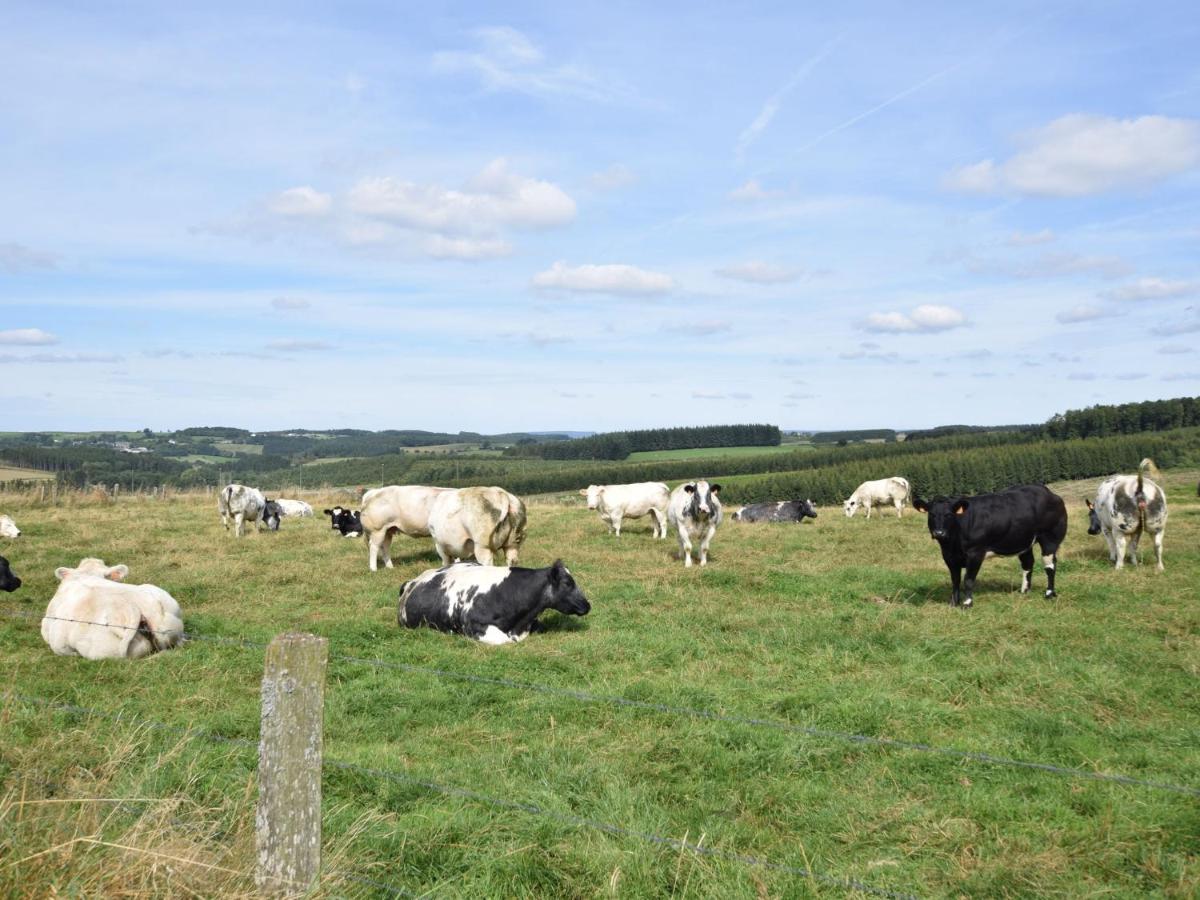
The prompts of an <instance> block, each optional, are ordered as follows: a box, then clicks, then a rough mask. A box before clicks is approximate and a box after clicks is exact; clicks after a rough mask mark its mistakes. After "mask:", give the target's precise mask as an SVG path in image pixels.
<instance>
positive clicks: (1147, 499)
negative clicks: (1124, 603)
mask: <svg viewBox="0 0 1200 900" xmlns="http://www.w3.org/2000/svg"><path fill="white" fill-rule="evenodd" d="M1153 465H1154V463H1153V462H1151V461H1150V460H1149V459H1143V460H1142V462H1141V464H1140V465H1139V466H1138V473H1137V474H1136V475H1114V476H1113V477H1112V478H1109V479H1108V480H1107V481H1104V482H1103V483H1101V485H1100V489H1099V490H1098V491H1096V502H1095V503H1094V504H1093V503H1092V502H1091V501H1090V500H1088V501H1085V502H1086V503H1087V508H1088V519H1089V521H1088V534H1103V535H1104V540H1105V542H1107V544H1108V558H1109V559H1111V560H1112V561H1113V562H1114V563H1116V565H1117V568H1118V569H1120V568H1123V567H1124V566H1125V549H1126V546H1125V541H1126V539H1128V541H1129V558H1130V559H1131V560H1132V561H1133V564H1134V565H1135V566H1136V565H1137V564H1138V557H1137V547H1138V540H1139V539H1140V538H1141V536H1142V532H1143V531H1148V532H1149V533H1150V534H1152V535H1153V536H1154V556H1155V558H1156V559H1157V561H1158V571H1160V572H1161V571H1162V570H1163V561H1162V555H1163V532H1164V531H1165V530H1166V527H1167V495H1166V494H1164V493H1163V489H1162V488H1160V487H1159V486H1158V485H1157V484H1155V483H1154V482H1153V481H1151V480H1150V479H1149V478H1146V477H1145V473H1146V470H1147V469H1150V468H1151V467H1152V466H1153Z"/></svg>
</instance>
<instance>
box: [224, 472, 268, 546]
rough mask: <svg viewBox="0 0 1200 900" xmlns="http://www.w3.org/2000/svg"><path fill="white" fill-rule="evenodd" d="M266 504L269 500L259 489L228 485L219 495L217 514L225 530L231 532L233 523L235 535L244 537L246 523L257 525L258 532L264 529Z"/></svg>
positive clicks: (241, 485) (242, 485)
mask: <svg viewBox="0 0 1200 900" xmlns="http://www.w3.org/2000/svg"><path fill="white" fill-rule="evenodd" d="M266 503H267V498H266V497H264V496H263V495H262V491H260V490H259V489H258V488H252V487H247V486H246V485H244V484H227V485H225V487H223V488H222V489H221V493H219V494H218V495H217V512H219V513H220V514H221V524H222V525H224V526H225V530H226V531H228V530H229V524H230V522H232V523H233V533H234V534H235V535H237V536H238V537H242V536H243V535H244V534H245V533H246V522H253V523H255V529H256V530H257V529H260V528H262V524H263V523H262V509H263V507H264V506H266Z"/></svg>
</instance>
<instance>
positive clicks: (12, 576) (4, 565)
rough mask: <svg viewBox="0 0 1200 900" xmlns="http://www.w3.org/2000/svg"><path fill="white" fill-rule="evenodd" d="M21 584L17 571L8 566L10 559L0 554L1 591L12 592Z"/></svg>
mask: <svg viewBox="0 0 1200 900" xmlns="http://www.w3.org/2000/svg"><path fill="white" fill-rule="evenodd" d="M20 586H21V579H20V578H18V577H17V573H16V572H14V571H13V570H12V569H10V568H9V567H8V560H7V559H5V558H4V557H3V556H0V591H7V592H8V593H10V594H11V593H12V592H13V591H15V590H16V589H17V588H19V587H20Z"/></svg>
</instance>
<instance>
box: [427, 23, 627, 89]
mask: <svg viewBox="0 0 1200 900" xmlns="http://www.w3.org/2000/svg"><path fill="white" fill-rule="evenodd" d="M471 35H472V37H474V38H475V40H476V42H477V44H478V47H477V49H476V50H475V51H474V52H466V51H458V50H451V51H442V52H439V53H435V54H434V55H433V70H434V71H435V72H438V73H441V74H456V73H466V74H468V75H475V76H476V77H478V78H479V80H480V82H481V83H482V85H483V88H484V90H487V91H491V92H500V91H514V92H517V93H523V94H532V95H535V96H574V97H583V98H585V99H588V100H598V101H612V100H617V99H622V98H625V99H628V98H630V97H631V95H632V92H631V91H630V90H629V89H628V88H627V87H625V86H623V85H622V84H620V83H619V82H618V81H616V80H615V79H612V78H609V79H606V80H604V81H602V80H601V79H600V78H598V77H597V76H595V75H593V74H592V73H591V72H589V71H588V70H587V69H586V68H584V67H582V66H580V65H577V64H572V63H564V64H552V63H549V62H547V60H546V57H545V54H544V53H543V52H542V51H541V49H540V48H539V47H538V46H537V45H536V44H535V43H534V42H533V41H531V40H530V39H529V38H528V37H527V36H526V35H525V34H524V33H523V32H521V31H518V30H517V29H516V28H510V27H508V26H503V25H502V26H493V27H487V28H477V29H475V30H474V31H473V32H471Z"/></svg>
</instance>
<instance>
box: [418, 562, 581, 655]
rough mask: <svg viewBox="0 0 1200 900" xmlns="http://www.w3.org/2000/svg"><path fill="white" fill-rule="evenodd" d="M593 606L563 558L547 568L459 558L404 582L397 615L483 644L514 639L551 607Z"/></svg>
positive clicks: (576, 609)
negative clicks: (494, 563)
mask: <svg viewBox="0 0 1200 900" xmlns="http://www.w3.org/2000/svg"><path fill="white" fill-rule="evenodd" d="M591 608H592V607H591V604H590V603H588V599H587V597H585V596H583V592H582V591H580V590H579V588H578V587H577V586H576V584H575V579H574V578H572V577H571V572H570V570H569V569H567V567H566V566H564V565H563V562H562V560H561V559H560V560H556V561H555V563H554V565H552V566H549V567H548V568H545V569H525V568H520V567H517V566H511V567H510V566H481V565H478V564H477V563H455V564H454V565H452V566H445V567H444V568H441V569H429V570H428V571H426V572H422V573H421V574H420V575H418V576H417V577H416V578H414V579H413V580H412V581H409V582H406V583H405V585H404V586H403V587H402V588H401V589H400V606H399V610H398V611H397V620H398V621H399V622H400V624H401V625H404V626H407V627H408V628H419V627H421V626H422V625H428V626H429V627H430V628H436V629H437V630H438V631H449V632H452V633H454V634H465V635H466V636H467V637H469V638H474V639H475V640H477V641H481V642H482V643H484V644H510V643H515V642H517V641H523V640H525V638H527V637H528V636H529V632H531V631H536V630H537V628H538V623H537V617H538V616H539V615H541V614H542V613H543V612H545V611H546V610H548V609H553V610H557V611H558V612H560V613H562V614H564V615H568V616H586V615H587V614H588V612H589V611H590V610H591Z"/></svg>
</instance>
